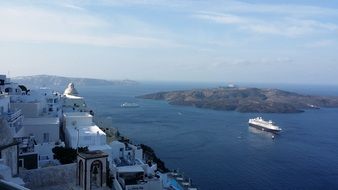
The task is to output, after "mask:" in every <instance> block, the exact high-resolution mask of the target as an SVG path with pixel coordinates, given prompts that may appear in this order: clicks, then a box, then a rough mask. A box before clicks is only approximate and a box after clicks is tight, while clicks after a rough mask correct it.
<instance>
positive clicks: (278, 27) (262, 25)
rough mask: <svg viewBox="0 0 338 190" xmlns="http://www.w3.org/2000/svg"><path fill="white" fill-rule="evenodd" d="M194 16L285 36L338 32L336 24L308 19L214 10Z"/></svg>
mask: <svg viewBox="0 0 338 190" xmlns="http://www.w3.org/2000/svg"><path fill="white" fill-rule="evenodd" d="M193 17H194V18H197V19H202V20H209V21H212V22H215V23H219V24H225V25H235V26H237V27H238V29H242V30H245V31H249V32H254V33H259V34H274V35H280V36H287V37H297V36H302V35H307V34H313V33H318V32H338V25H336V24H333V23H324V22H319V21H316V20H310V19H296V18H284V17H283V18H279V19H270V18H269V17H266V18H258V17H256V18H249V17H246V16H239V15H234V14H223V13H215V12H206V11H203V12H198V13H196V14H194V15H193Z"/></svg>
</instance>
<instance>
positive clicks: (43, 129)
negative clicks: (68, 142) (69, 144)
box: [23, 123, 60, 143]
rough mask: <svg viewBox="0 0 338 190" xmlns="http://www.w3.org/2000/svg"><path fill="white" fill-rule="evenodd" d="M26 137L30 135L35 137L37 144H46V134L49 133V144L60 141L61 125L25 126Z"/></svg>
mask: <svg viewBox="0 0 338 190" xmlns="http://www.w3.org/2000/svg"><path fill="white" fill-rule="evenodd" d="M23 128H24V134H25V136H29V135H30V134H33V135H34V138H35V140H36V141H37V143H43V142H44V139H43V138H44V137H43V135H44V133H49V142H56V141H58V140H59V137H60V133H59V124H35V125H25V123H24V124H23Z"/></svg>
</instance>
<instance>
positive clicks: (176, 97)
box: [139, 88, 338, 113]
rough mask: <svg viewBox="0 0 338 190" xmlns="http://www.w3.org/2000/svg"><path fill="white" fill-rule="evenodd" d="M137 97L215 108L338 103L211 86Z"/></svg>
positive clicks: (270, 109) (269, 109)
mask: <svg viewBox="0 0 338 190" xmlns="http://www.w3.org/2000/svg"><path fill="white" fill-rule="evenodd" d="M139 98H145V99H154V100H166V101H168V102H169V103H170V104H174V105H186V106H195V107H198V108H209V109H215V110H229V111H238V112H265V113H297V112H302V111H303V110H304V109H317V108H319V107H338V97H322V96H307V95H300V94H297V93H293V92H287V91H283V90H278V89H258V88H213V89H194V90H186V91H172V92H158V93H153V94H147V95H143V96H139Z"/></svg>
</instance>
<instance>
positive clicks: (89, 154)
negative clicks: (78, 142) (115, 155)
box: [79, 150, 108, 159]
mask: <svg viewBox="0 0 338 190" xmlns="http://www.w3.org/2000/svg"><path fill="white" fill-rule="evenodd" d="M79 156H80V157H82V158H85V159H86V158H101V157H107V156H108V154H106V153H105V152H103V151H101V150H95V151H88V152H81V153H79Z"/></svg>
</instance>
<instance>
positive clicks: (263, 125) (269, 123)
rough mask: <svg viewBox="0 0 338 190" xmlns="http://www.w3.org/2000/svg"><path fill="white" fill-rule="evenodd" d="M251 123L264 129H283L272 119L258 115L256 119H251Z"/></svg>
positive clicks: (272, 130)
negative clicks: (266, 119) (265, 118)
mask: <svg viewBox="0 0 338 190" xmlns="http://www.w3.org/2000/svg"><path fill="white" fill-rule="evenodd" d="M248 123H249V125H250V126H252V127H255V128H257V129H260V130H262V131H269V132H274V133H276V132H279V131H281V130H282V129H281V128H280V127H278V126H277V125H275V124H274V123H273V122H272V121H271V120H269V121H265V120H264V119H263V118H262V117H256V118H254V119H249V122H248Z"/></svg>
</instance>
